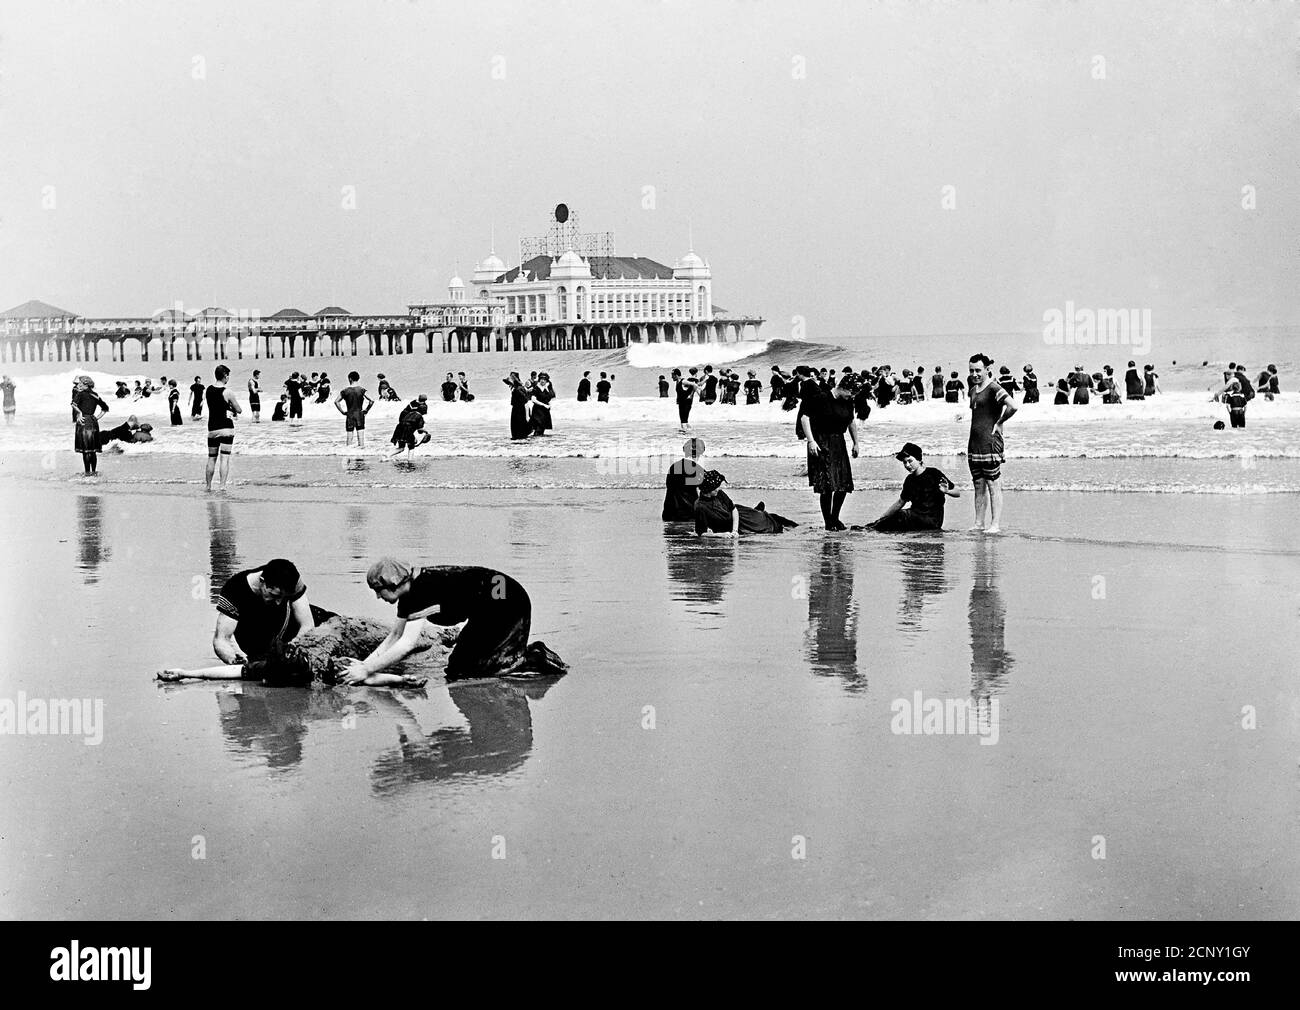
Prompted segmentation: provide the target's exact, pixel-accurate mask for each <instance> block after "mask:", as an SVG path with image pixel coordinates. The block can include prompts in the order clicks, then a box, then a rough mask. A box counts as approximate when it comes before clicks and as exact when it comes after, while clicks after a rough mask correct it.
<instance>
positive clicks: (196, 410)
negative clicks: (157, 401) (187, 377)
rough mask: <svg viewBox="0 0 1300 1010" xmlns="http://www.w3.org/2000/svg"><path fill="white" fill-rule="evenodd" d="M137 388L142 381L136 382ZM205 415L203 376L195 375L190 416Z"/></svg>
mask: <svg viewBox="0 0 1300 1010" xmlns="http://www.w3.org/2000/svg"><path fill="white" fill-rule="evenodd" d="M135 385H136V389H139V388H140V383H138V382H137V383H136V384H135ZM202 416H203V376H201V375H196V376H194V381H193V382H191V383H190V417H202Z"/></svg>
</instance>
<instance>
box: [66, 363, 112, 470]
mask: <svg viewBox="0 0 1300 1010" xmlns="http://www.w3.org/2000/svg"><path fill="white" fill-rule="evenodd" d="M101 411H102V413H100V412H101ZM107 413H108V404H107V403H105V402H104V401H103V400H101V399H100V398H99V394H98V393H96V392H95V380H94V379H92V378H91V377H90V376H88V375H83V376H81V377H80V378H79V379H78V380H77V384H76V385H74V386H73V394H72V416H73V418H74V419H75V420H76V422H77V428H76V431H75V432H73V439H72V448H73V449H74V450H75V451H77V452H79V453H81V463H82V466H83V467H84V468H85V471H86V476H87V477H93V476H95V475H96V474H98V473H99V419H100V418H101V417H103V416H104V414H107Z"/></svg>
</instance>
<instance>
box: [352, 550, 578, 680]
mask: <svg viewBox="0 0 1300 1010" xmlns="http://www.w3.org/2000/svg"><path fill="white" fill-rule="evenodd" d="M366 583H367V585H369V586H370V588H371V589H372V590H374V593H375V595H376V596H378V597H379V598H380V599H381V600H383V601H384V602H385V603H395V604H397V621H396V623H394V624H393V630H392V631H390V632H389V633H388V637H387V638H386V639H384V640H383V641H382V642H381V643H380V644H379V646H378V648H376V649H375V650H374V652H372V653H371V654H370V655H369V656H367V657H366V658H365V659H364V660H350V661H346V662H345V663H344V664H343V665H344V679H345V680H346V681H347V682H348V683H359V682H361V681H363V680H366V679H367V678H369V677H373V676H374V675H375V674H377V673H379V672H381V671H383V670H385V669H387V668H388V667H390V666H392V665H393V664H394V663H397V662H400V661H401V660H402V659H404V658H405V657H406V656H407V655H409V654H410V653H411V652H412V651H414V650H415V648H416V647H417V646H418V644H419V641H420V633H421V631H422V630H423V626H424V622H425V621H426V620H429V621H432V622H433V623H434V624H443V625H449V624H460V623H461V622H462V621H464V622H465V626H464V627H463V628H461V630H460V634H459V635H458V636H457V637H456V646H455V648H453V649H452V651H451V655H450V656H448V657H447V669H446V676H447V680H449V681H452V680H464V679H467V678H470V677H506V676H509V677H524V676H534V677H538V676H540V677H546V676H559V675H560V674H563V673H565V672H566V671H567V670H568V669H569V668H568V666H567V665H566V664H565V662H564V661H563V660H562V659H560V657H559V656H557V655H556V654H555V653H554V652H552V651H551V650H550V649H548V648H547V647H546V646H545V645H543V644H542V643H541V642H533V643H531V644H529V642H528V631H529V629H530V627H531V625H532V615H533V604H532V601H531V600H530V599H529V598H528V593H527V591H525V589H524V587H523V586H521V585H520V584H519V583H518V582H516V581H515V580H514V579H512V578H511V577H510V576H508V575H505V574H502V573H501V572H497V571H493V570H492V569H491V568H478V567H471V566H460V565H438V566H435V567H430V568H416V567H413V566H412V565H409V564H407V563H406V562H405V561H398V560H396V559H395V558H381V559H380V560H379V561H376V562H375V563H374V564H373V565H371V566H370V571H368V572H367V573H366Z"/></svg>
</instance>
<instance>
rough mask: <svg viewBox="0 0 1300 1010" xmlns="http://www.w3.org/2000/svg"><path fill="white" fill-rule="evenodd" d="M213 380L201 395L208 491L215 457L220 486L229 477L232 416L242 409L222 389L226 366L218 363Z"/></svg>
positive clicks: (232, 438) (223, 486) (227, 391)
mask: <svg viewBox="0 0 1300 1010" xmlns="http://www.w3.org/2000/svg"><path fill="white" fill-rule="evenodd" d="M213 375H214V376H215V377H216V380H217V381H216V382H215V383H213V384H212V385H211V386H209V387H208V388H207V390H206V391H205V392H204V394H203V398H204V399H205V400H206V401H207V404H208V468H207V472H206V474H205V476H204V481H203V482H204V483H205V484H206V485H207V488H208V490H209V491H211V490H212V475H213V474H214V473H215V472H216V469H217V457H218V456H220V457H221V487H222V488H223V489H224V488H225V486H226V483H227V482H228V481H229V480H230V453H231V450H232V449H233V448H234V445H235V418H236V417H238V416H239V415H240V414H241V413H243V411H241V410H240V409H239V401H238V400H236V399H235V395H234V394H233V393H232V392H231V391H230V390H229V389H227V388H226V380H227V379H228V378H230V369H229V368H227V367H226V366H225V365H218V366H217V367H216V370H215V371H214V372H213Z"/></svg>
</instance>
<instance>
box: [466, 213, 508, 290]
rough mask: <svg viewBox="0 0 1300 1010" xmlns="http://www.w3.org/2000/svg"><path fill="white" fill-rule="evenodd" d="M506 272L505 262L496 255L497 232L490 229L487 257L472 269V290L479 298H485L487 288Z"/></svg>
mask: <svg viewBox="0 0 1300 1010" xmlns="http://www.w3.org/2000/svg"><path fill="white" fill-rule="evenodd" d="M505 272H506V264H505V261H504V260H502V259H501V257H500V256H498V255H497V230H496V228H493V229H492V246H491V250H490V251H489V252H488V254H487V256H486V257H485V258H484V259H483V262H482V263H480V264H479V265H478V266H477V267H475V268H474V288H475V289H476V290H477V291H478V294H479V297H480V298H486V297H487V295H488V292H487V290H486V289H487V288H488V287H490V286H491V285H493V284H495V283H496V279H497V278H498V277H500V276H501V275H502V274H503V273H505Z"/></svg>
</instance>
